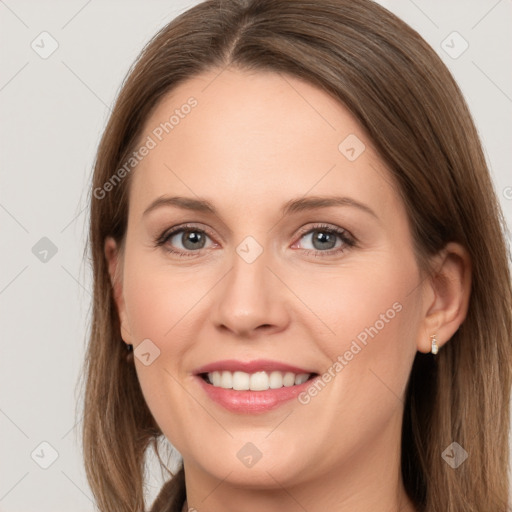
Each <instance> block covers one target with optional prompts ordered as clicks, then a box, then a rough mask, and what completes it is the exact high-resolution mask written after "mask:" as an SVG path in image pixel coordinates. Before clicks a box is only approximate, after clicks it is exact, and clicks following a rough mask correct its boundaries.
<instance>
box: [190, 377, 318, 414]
mask: <svg viewBox="0 0 512 512" xmlns="http://www.w3.org/2000/svg"><path fill="white" fill-rule="evenodd" d="M196 378H197V379H198V381H199V385H200V386H201V387H202V388H203V389H204V390H205V392H206V394H207V395H208V396H209V397H210V399H211V400H213V401H214V402H216V403H218V404H219V405H221V406H222V407H224V408H225V409H228V410H229V411H232V412H239V413H249V414H256V413H261V412H267V411H270V410H272V409H275V408H276V407H279V406H280V405H282V404H284V403H285V402H288V401H290V400H292V399H294V398H296V397H297V395H298V394H300V393H301V392H303V391H304V390H305V389H306V388H307V387H308V386H310V385H311V383H312V382H314V381H315V379H316V378H317V377H314V378H313V379H310V380H308V381H306V382H304V383H303V384H298V385H296V386H288V387H285V386H283V387H282V388H279V389H268V390H267V391H236V390H234V389H224V388H219V387H216V386H213V385H212V384H208V383H207V382H206V381H205V380H204V379H203V378H202V377H199V376H196Z"/></svg>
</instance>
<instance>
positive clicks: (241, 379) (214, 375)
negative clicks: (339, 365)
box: [208, 371, 310, 391]
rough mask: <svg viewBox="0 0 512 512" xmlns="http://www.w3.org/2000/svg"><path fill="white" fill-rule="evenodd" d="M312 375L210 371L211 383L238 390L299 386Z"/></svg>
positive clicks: (262, 389) (276, 372) (264, 389)
mask: <svg viewBox="0 0 512 512" xmlns="http://www.w3.org/2000/svg"><path fill="white" fill-rule="evenodd" d="M309 377H310V374H309V373H298V374H295V373H292V372H278V371H273V372H270V374H269V373H267V372H255V373H246V372H239V371H237V372H228V371H223V372H219V371H215V372H211V373H208V379H209V381H210V383H211V384H213V385H214V386H216V387H220V388H224V389H235V390H237V391H248V390H251V391H266V390H267V389H279V388H282V387H283V386H285V387H290V386H297V385H300V384H304V382H306V381H307V380H308V379H309Z"/></svg>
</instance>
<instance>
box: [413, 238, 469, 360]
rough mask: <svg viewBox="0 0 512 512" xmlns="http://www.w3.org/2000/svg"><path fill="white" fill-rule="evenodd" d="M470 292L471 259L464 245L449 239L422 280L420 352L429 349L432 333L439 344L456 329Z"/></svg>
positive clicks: (460, 321) (445, 340) (464, 313)
mask: <svg viewBox="0 0 512 512" xmlns="http://www.w3.org/2000/svg"><path fill="white" fill-rule="evenodd" d="M470 294H471V258H470V256H469V253H468V251H467V250H466V249H465V248H464V247H463V246H461V245H460V244H457V243H455V242H450V243H449V244H447V245H446V247H445V248H444V249H443V250H442V251H441V252H440V253H439V254H438V255H437V256H436V257H435V260H434V271H433V274H432V275H430V276H429V277H428V278H427V279H426V280H425V286H424V296H423V297H424V317H423V326H422V329H420V332H421V333H422V334H420V339H419V340H418V341H417V348H418V350H419V351H420V352H424V353H428V352H430V351H431V348H432V344H431V340H430V336H431V335H433V334H435V335H436V337H437V345H438V347H442V346H443V345H444V344H445V343H446V342H447V341H448V340H449V339H450V338H451V337H452V336H453V335H454V334H455V332H457V329H458V328H459V326H460V324H462V322H463V321H464V319H465V318H466V314H467V311H468V305H469V297H470Z"/></svg>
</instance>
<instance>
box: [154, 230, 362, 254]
mask: <svg viewBox="0 0 512 512" xmlns="http://www.w3.org/2000/svg"><path fill="white" fill-rule="evenodd" d="M182 231H184V232H186V231H193V232H197V233H202V234H204V235H207V236H209V237H210V238H213V237H212V236H211V235H210V234H209V233H208V231H206V230H204V229H200V228H198V227H196V226H194V225H192V224H184V225H181V226H177V227H176V228H173V229H172V230H171V231H164V232H163V233H162V234H161V235H160V236H159V237H158V238H157V239H156V240H155V247H163V246H164V245H165V244H166V243H167V241H168V240H170V239H171V238H172V237H173V236H174V235H176V234H177V233H180V232H182ZM312 231H320V232H323V233H328V234H333V235H337V236H338V237H339V238H340V239H341V241H342V242H343V245H341V247H337V248H336V249H329V250H327V251H319V250H317V249H302V250H303V251H304V252H305V254H306V255H308V256H309V255H311V254H313V255H314V256H315V257H321V258H323V257H328V256H335V255H338V254H341V253H343V252H345V251H346V250H347V248H351V247H355V246H356V240H355V239H354V237H352V236H350V235H349V233H348V231H346V230H344V229H340V228H334V227H332V226H328V225H326V224H318V225H315V226H312V227H310V228H309V229H307V230H306V231H303V232H301V233H300V234H299V240H300V239H301V238H303V237H304V235H307V234H309V233H311V232H312ZM164 249H165V251H167V252H168V253H171V254H175V255H176V256H178V257H180V258H193V257H195V256H196V255H197V253H198V252H200V250H199V251H186V252H182V251H177V250H175V249H172V248H170V247H165V248H164Z"/></svg>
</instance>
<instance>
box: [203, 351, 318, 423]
mask: <svg viewBox="0 0 512 512" xmlns="http://www.w3.org/2000/svg"><path fill="white" fill-rule="evenodd" d="M193 373H194V375H195V378H196V382H198V384H199V386H200V387H201V388H202V389H203V391H204V392H205V393H206V396H207V397H208V398H209V399H210V400H212V401H213V402H215V403H216V404H218V405H220V406H222V407H223V408H224V409H227V410H229V411H231V412H236V413H249V414H255V413H264V412H267V411H270V410H272V409H274V408H276V407H278V406H280V405H282V404H284V403H285V402H289V401H290V400H292V399H293V398H296V397H297V395H298V394H299V393H300V392H302V391H304V390H305V389H306V388H307V387H308V386H310V385H311V384H312V383H313V382H314V380H315V378H316V377H318V376H319V374H318V373H316V372H314V371H311V370H308V369H305V368H299V367H296V366H291V365H288V364H284V363H280V362H277V361H268V360H261V359H260V360H256V361H251V362H243V361H235V360H225V361H218V362H216V363H210V364H208V365H206V366H202V367H201V368H197V369H196V370H195V371H194V372H193Z"/></svg>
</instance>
